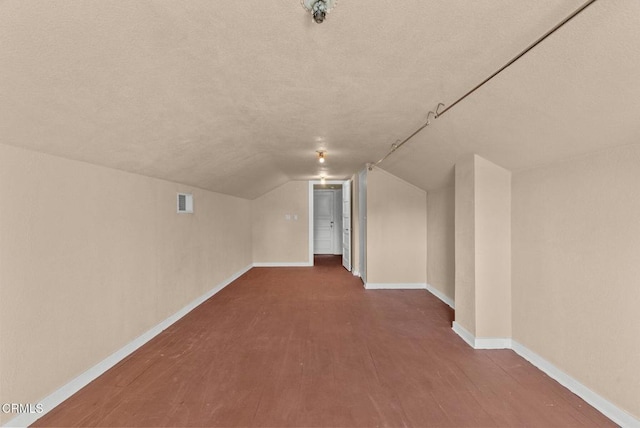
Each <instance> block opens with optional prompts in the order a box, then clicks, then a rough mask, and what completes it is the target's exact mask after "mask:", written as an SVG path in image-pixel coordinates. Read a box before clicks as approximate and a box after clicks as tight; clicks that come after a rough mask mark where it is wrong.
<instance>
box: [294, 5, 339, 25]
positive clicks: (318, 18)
mask: <svg viewBox="0 0 640 428" xmlns="http://www.w3.org/2000/svg"><path fill="white" fill-rule="evenodd" d="M300 3H301V4H302V7H304V8H305V9H306V10H307V11H308V12H309V13H311V15H312V16H313V20H314V21H315V22H316V24H322V23H323V22H324V20H325V18H326V17H327V13H329V12H330V11H331V9H333V8H334V7H336V4H337V3H338V0H300Z"/></svg>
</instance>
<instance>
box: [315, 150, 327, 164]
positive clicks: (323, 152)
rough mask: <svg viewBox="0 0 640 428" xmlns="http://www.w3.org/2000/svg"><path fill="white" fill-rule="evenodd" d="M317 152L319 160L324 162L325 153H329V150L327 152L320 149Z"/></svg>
mask: <svg viewBox="0 0 640 428" xmlns="http://www.w3.org/2000/svg"><path fill="white" fill-rule="evenodd" d="M316 153H317V154H318V162H320V163H324V161H325V155H326V154H327V152H325V151H324V150H318V151H317V152H316Z"/></svg>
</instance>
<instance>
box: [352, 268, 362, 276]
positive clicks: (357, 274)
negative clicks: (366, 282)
mask: <svg viewBox="0 0 640 428" xmlns="http://www.w3.org/2000/svg"><path fill="white" fill-rule="evenodd" d="M351 273H352V274H353V276H357V277H359V276H360V272H359V271H357V270H355V269H354V270H353V272H351Z"/></svg>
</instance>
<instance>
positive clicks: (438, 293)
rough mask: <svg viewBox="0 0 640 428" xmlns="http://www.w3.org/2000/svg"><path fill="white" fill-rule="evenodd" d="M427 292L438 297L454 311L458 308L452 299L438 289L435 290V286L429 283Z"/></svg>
mask: <svg viewBox="0 0 640 428" xmlns="http://www.w3.org/2000/svg"><path fill="white" fill-rule="evenodd" d="M427 291H428V292H429V293H431V294H433V295H434V296H436V297H437V298H438V299H440V300H442V301H443V302H444V303H446V304H447V305H449V306H450V307H451V308H452V309H455V308H456V303H455V302H454V301H453V299H452V298H450V297H448V296H447V295H446V294H444V293H443V292H442V291H440V290H438V289H437V288H435V287H434V286H433V285H431V284H429V283H427Z"/></svg>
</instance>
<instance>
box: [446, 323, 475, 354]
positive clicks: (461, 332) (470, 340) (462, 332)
mask: <svg viewBox="0 0 640 428" xmlns="http://www.w3.org/2000/svg"><path fill="white" fill-rule="evenodd" d="M451 329H452V330H453V331H454V332H455V333H456V334H457V335H458V336H460V337H461V338H462V340H464V341H465V342H467V344H468V345H469V346H471V347H472V348H475V347H476V346H475V345H476V338H475V336H474V335H473V334H471V333H469V331H468V330H467V329H466V328H464V327H462V326H461V325H460V324H458V323H457V322H456V321H454V322H453V325H452V326H451Z"/></svg>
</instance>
